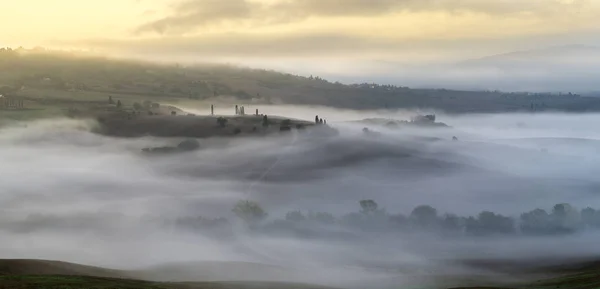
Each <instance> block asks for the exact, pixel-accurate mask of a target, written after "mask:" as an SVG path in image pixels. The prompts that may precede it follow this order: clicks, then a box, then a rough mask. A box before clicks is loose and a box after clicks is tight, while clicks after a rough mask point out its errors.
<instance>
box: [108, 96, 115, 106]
mask: <svg viewBox="0 0 600 289" xmlns="http://www.w3.org/2000/svg"><path fill="white" fill-rule="evenodd" d="M108 104H115V101H114V100H113V99H112V95H109V96H108Z"/></svg>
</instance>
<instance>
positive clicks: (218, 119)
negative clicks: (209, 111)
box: [217, 117, 227, 127]
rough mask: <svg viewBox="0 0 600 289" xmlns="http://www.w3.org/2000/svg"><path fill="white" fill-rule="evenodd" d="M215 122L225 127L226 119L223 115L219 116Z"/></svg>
mask: <svg viewBox="0 0 600 289" xmlns="http://www.w3.org/2000/svg"><path fill="white" fill-rule="evenodd" d="M217 123H218V124H219V126H221V127H225V125H226V124H227V119H226V118H224V117H219V118H217Z"/></svg>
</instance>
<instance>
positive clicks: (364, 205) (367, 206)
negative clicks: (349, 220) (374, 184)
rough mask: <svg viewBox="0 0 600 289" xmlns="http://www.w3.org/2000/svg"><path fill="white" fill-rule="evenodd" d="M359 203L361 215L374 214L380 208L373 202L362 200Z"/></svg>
mask: <svg viewBox="0 0 600 289" xmlns="http://www.w3.org/2000/svg"><path fill="white" fill-rule="evenodd" d="M359 203H360V208H361V213H363V214H367V215H368V214H372V213H374V212H375V211H377V207H379V206H378V205H377V203H376V202H375V201H373V200H362V201H360V202H359Z"/></svg>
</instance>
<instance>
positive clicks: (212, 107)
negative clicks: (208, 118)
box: [210, 104, 215, 115]
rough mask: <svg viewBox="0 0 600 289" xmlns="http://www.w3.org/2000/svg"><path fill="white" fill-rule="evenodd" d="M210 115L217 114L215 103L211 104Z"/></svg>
mask: <svg viewBox="0 0 600 289" xmlns="http://www.w3.org/2000/svg"><path fill="white" fill-rule="evenodd" d="M210 115H215V106H214V105H213V104H211V105H210Z"/></svg>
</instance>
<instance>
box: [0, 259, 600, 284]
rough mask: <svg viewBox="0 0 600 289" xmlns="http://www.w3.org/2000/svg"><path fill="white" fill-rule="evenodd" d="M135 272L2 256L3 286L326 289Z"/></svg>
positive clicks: (573, 276)
mask: <svg viewBox="0 0 600 289" xmlns="http://www.w3.org/2000/svg"><path fill="white" fill-rule="evenodd" d="M598 269H600V266H599V265H598V263H590V264H583V265H582V266H578V267H573V268H572V269H568V270H562V271H560V272H557V271H554V270H552V271H551V272H550V273H551V274H556V276H558V277H555V278H551V279H544V280H540V281H537V282H532V283H527V284H521V285H516V286H512V287H453V289H484V288H485V289H555V288H565V289H596V288H600V270H598ZM138 273H139V272H138ZM132 275H133V274H132V273H131V272H127V271H119V270H111V269H104V268H98V267H92V266H83V265H78V264H72V263H65V262H57V261H44V260H0V288H34V289H37V288H61V289H70V288H106V289H108V288H112V289H120V288H141V289H144V288H164V289H194V288H197V289H246V288H247V289H259V288H261V289H310V288H315V289H325V287H321V286H312V285H305V284H294V283H281V282H279V283H278V282H168V283H166V282H150V281H142V280H133V279H128V278H131V277H130V276H132ZM453 283H454V282H453ZM411 288H412V287H411Z"/></svg>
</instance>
